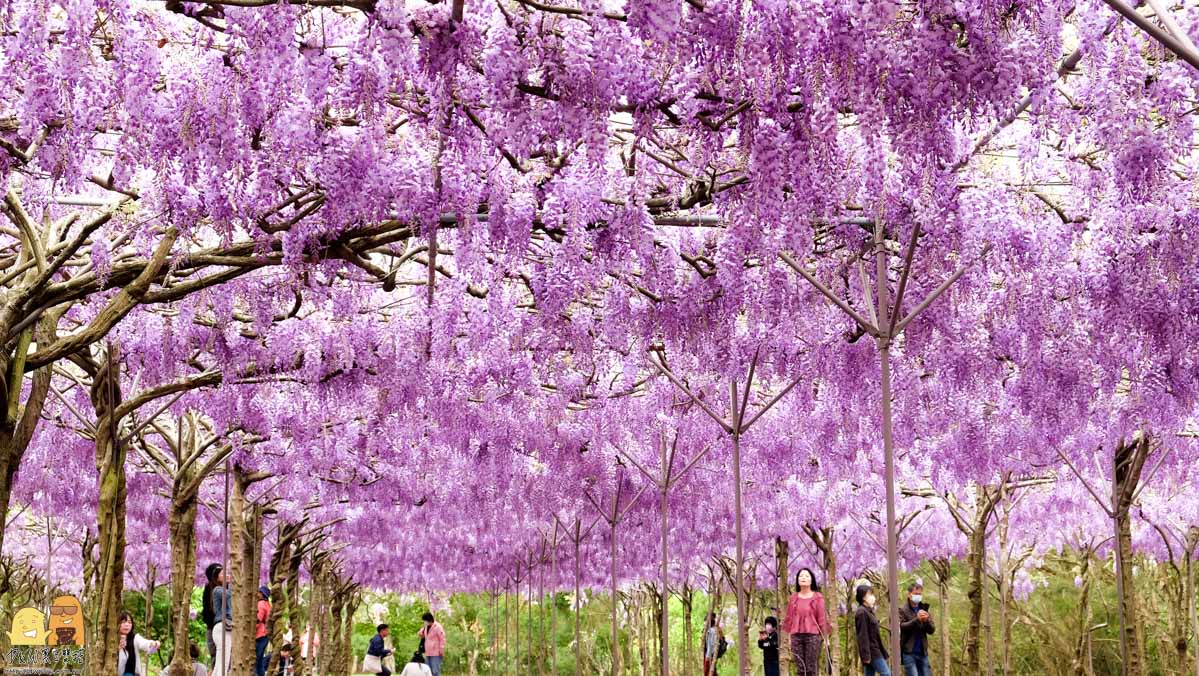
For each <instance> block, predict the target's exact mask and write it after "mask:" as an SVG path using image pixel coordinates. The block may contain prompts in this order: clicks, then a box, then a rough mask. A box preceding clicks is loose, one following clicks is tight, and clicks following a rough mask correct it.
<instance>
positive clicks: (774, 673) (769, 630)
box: [758, 615, 779, 676]
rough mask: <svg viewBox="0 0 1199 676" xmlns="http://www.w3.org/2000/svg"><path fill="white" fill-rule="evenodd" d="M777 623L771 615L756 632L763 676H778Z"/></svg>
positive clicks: (776, 619)
mask: <svg viewBox="0 0 1199 676" xmlns="http://www.w3.org/2000/svg"><path fill="white" fill-rule="evenodd" d="M778 628H779V621H778V618H776V617H775V616H773V615H771V616H769V617H767V618H766V621H765V622H764V623H763V625H762V630H761V631H759V632H758V647H759V648H761V649H762V669H763V671H764V672H765V676H779V632H778Z"/></svg>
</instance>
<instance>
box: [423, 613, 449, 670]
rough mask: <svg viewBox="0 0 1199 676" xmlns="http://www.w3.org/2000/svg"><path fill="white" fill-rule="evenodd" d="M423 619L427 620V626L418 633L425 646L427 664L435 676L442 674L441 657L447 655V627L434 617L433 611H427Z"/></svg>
mask: <svg viewBox="0 0 1199 676" xmlns="http://www.w3.org/2000/svg"><path fill="white" fill-rule="evenodd" d="M421 619H422V620H424V621H425V626H424V627H422V628H421V630H420V631H418V632H417V633H416V635H417V636H419V637H420V639H421V645H423V646H424V647H425V649H424V655H425V664H427V665H428V666H429V671H431V672H433V676H441V658H442V657H444V656H445V628H443V627H442V626H441V623H439V622H438V621H437V620H436V619H434V618H433V613H425V614H424V615H422V616H421Z"/></svg>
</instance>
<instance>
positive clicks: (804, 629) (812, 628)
mask: <svg viewBox="0 0 1199 676" xmlns="http://www.w3.org/2000/svg"><path fill="white" fill-rule="evenodd" d="M831 630H832V627H831V626H830V625H829V621H828V613H827V612H826V611H825V608H824V597H823V596H822V595H821V594H820V585H819V584H817V583H816V575H815V574H813V573H812V569H811V568H800V569H799V572H798V573H796V574H795V593H794V594H792V595H791V598H790V599H788V601H787V614H786V616H784V618H783V631H785V632H787V633H788V634H791V656H792V657H793V658H794V660H795V673H796V675H797V676H817V674H818V673H819V672H818V671H817V670H818V669H819V667H820V646H821V644H822V643H823V641H824V637H825V636H828V635H829V632H830V631H831Z"/></svg>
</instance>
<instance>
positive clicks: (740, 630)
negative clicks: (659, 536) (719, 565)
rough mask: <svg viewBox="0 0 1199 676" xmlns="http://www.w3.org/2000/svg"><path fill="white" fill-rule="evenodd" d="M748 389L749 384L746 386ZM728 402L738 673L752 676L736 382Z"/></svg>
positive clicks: (739, 418)
mask: <svg viewBox="0 0 1199 676" xmlns="http://www.w3.org/2000/svg"><path fill="white" fill-rule="evenodd" d="M747 388H748V384H747ZM729 395H730V396H729V399H730V405H731V407H732V408H730V409H729V410H730V411H731V412H732V419H733V515H734V521H735V525H736V528H735V530H736V539H737V589H736V591H737V673H738V674H740V676H748V674H749V651H748V650H746V648H745V644H746V643H747V642H748V640H749V631H748V629H747V628H746V621H745V614H746V607H745V541H744V538H743V536H742V532H741V531H742V528H741V521H742V518H741V414H742V413H743V411H742V410H741V404H740V402H738V401H737V381H736V380H733V381H731V382H730V383H729Z"/></svg>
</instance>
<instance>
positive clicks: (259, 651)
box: [254, 636, 267, 676]
mask: <svg viewBox="0 0 1199 676" xmlns="http://www.w3.org/2000/svg"><path fill="white" fill-rule="evenodd" d="M266 644H267V637H266V636H263V637H262V638H256V639H254V673H256V674H258V676H265V674H266V662H267V660H266Z"/></svg>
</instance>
